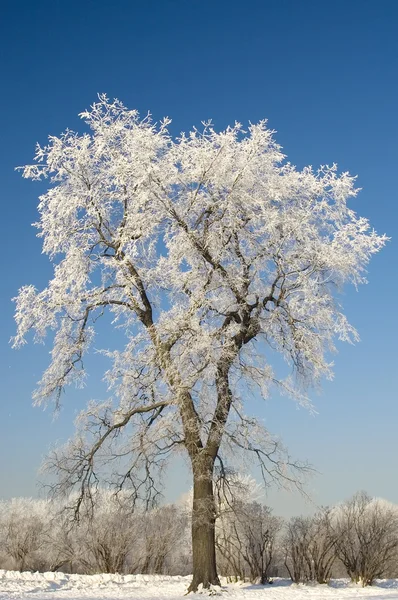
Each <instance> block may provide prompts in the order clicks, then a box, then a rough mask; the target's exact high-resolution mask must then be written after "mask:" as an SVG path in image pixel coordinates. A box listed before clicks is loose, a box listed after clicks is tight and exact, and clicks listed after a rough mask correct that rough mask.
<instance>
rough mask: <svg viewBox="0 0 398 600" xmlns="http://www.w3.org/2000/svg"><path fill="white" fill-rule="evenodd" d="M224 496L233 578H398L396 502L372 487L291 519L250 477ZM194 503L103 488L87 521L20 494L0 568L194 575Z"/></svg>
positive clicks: (7, 516)
mask: <svg viewBox="0 0 398 600" xmlns="http://www.w3.org/2000/svg"><path fill="white" fill-rule="evenodd" d="M215 489H216V497H217V524H216V547H217V555H218V556H217V560H218V568H219V571H220V574H221V575H224V576H226V577H228V578H229V579H230V580H236V581H238V580H247V581H252V582H260V583H266V582H269V581H272V578H273V577H276V576H282V577H290V578H291V579H292V581H294V582H296V583H299V582H304V583H305V582H310V581H317V582H318V583H328V581H329V580H330V579H331V578H332V577H347V576H348V577H350V578H351V580H352V581H353V582H356V583H360V584H362V585H363V586H366V585H371V584H372V583H373V581H374V580H375V579H377V578H383V577H397V576H398V507H397V506H395V505H393V504H390V503H388V502H386V501H384V500H379V499H375V498H371V497H370V496H368V495H367V494H366V493H364V492H360V493H357V494H355V495H354V496H353V497H352V498H351V499H349V500H347V501H345V502H343V503H341V504H339V505H337V506H335V507H333V508H325V509H322V510H320V511H318V512H317V513H316V514H314V515H313V516H309V517H303V516H298V517H293V518H291V519H290V520H288V521H284V520H283V519H282V518H280V517H277V516H275V515H273V513H272V510H271V509H270V508H269V507H267V506H265V505H264V504H262V503H261V502H259V501H258V496H259V493H258V491H259V490H258V487H257V486H256V484H255V483H254V482H253V481H252V480H250V479H245V478H239V477H235V478H233V479H232V480H230V481H229V482H227V483H226V482H225V480H223V482H222V483H220V482H218V483H216V486H215ZM189 501H190V498H187V499H186V501H183V502H180V503H179V504H172V505H164V506H161V507H157V508H152V509H149V510H147V509H144V508H142V507H138V506H136V507H135V508H134V510H132V509H131V503H130V502H129V498H127V497H126V496H123V495H122V494H119V495H115V494H113V493H111V492H109V491H107V490H101V491H99V492H98V493H97V495H96V502H95V504H94V505H90V506H86V507H84V510H82V511H81V514H80V518H79V521H76V520H75V519H74V518H72V517H73V516H72V515H71V514H70V512H69V511H68V509H67V507H68V501H65V502H63V503H61V502H59V501H58V502H54V501H47V500H34V499H31V498H14V499H12V500H8V501H2V502H1V503H0V568H1V569H16V570H20V571H24V570H32V571H56V570H61V571H64V572H69V573H87V574H94V573H100V572H103V573H125V574H127V573H145V574H149V573H154V574H166V575H177V574H179V575H187V574H189V573H191V572H192V554H191V543H190V528H191V520H190V512H189Z"/></svg>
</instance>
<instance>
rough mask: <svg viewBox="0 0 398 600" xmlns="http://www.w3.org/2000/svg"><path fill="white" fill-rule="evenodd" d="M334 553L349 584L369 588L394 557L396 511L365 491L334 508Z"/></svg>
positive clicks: (397, 541) (397, 530)
mask: <svg viewBox="0 0 398 600" xmlns="http://www.w3.org/2000/svg"><path fill="white" fill-rule="evenodd" d="M334 519H335V524H334V529H335V536H336V552H337V555H338V557H339V558H340V560H341V561H342V563H343V564H344V566H345V568H346V569H347V573H348V575H349V576H350V577H351V579H352V581H354V582H356V583H361V584H362V585H363V586H367V585H372V583H373V581H374V579H376V578H379V577H383V575H384V574H385V573H386V572H387V571H388V570H389V569H390V568H391V564H392V562H395V561H396V560H397V558H398V509H397V507H396V506H394V505H392V504H389V503H388V502H385V501H383V500H378V499H372V498H371V497H370V496H368V495H367V494H366V493H365V492H359V493H357V494H355V495H354V496H353V497H352V498H351V499H350V500H347V501H346V502H344V503H343V504H341V505H340V506H338V507H336V509H335V516H334Z"/></svg>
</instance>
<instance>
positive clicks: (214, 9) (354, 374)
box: [0, 0, 398, 514]
mask: <svg viewBox="0 0 398 600" xmlns="http://www.w3.org/2000/svg"><path fill="white" fill-rule="evenodd" d="M397 31H398V3H397V2H396V1H395V0H334V1H333V2H330V1H326V0H300V1H298V0H245V1H243V0H113V1H112V2H109V1H105V0H79V1H76V0H67V1H66V0H51V1H49V0H40V2H32V1H31V0H13V1H11V0H3V2H2V3H1V14H0V81H1V85H2V90H3V92H2V93H1V95H0V107H1V108H0V121H1V122H0V134H1V141H2V143H1V145H0V170H1V203H2V220H1V229H2V233H1V241H2V244H1V252H0V261H1V277H0V298H1V312H0V319H1V333H2V335H1V344H0V354H1V355H0V370H1V373H0V381H1V388H0V389H1V403H0V497H1V496H2V497H6V498H7V497H11V496H17V495H36V494H37V489H36V480H37V470H38V468H39V466H40V463H41V459H42V457H43V456H44V455H45V453H46V451H47V449H48V447H49V445H51V444H54V443H55V442H56V441H57V440H64V439H65V438H66V437H67V436H68V435H69V434H70V433H71V432H72V430H73V427H72V421H73V417H74V415H75V414H76V411H77V410H79V408H81V407H82V403H83V402H84V400H85V399H86V398H88V397H97V394H98V393H99V389H100V387H99V385H98V384H97V383H96V380H97V379H98V377H99V371H97V370H96V369H95V368H93V370H92V371H91V376H90V378H89V386H88V388H87V389H86V390H85V391H84V392H80V391H79V392H76V391H75V390H74V389H69V390H68V392H67V394H66V395H65V396H64V400H63V404H64V410H63V411H62V413H61V414H60V416H59V417H58V418H57V419H56V420H54V419H53V417H52V413H51V409H48V410H47V411H45V412H43V410H41V409H37V408H36V409H33V408H32V407H31V399H30V397H31V392H32V390H33V388H34V387H35V383H36V381H37V380H38V379H39V377H40V374H41V371H42V370H43V368H44V366H45V365H46V364H47V360H48V351H49V349H50V348H49V347H44V348H43V347H38V346H33V345H28V346H27V347H25V348H24V349H23V350H21V351H19V352H16V351H13V350H11V348H10V347H9V345H8V340H9V338H10V336H11V335H13V333H14V323H13V305H12V303H11V298H12V297H13V296H15V295H16V293H17V290H18V288H19V287H20V286H22V285H24V284H28V283H33V284H35V285H36V286H37V287H39V288H41V287H43V286H45V285H46V282H47V280H48V277H49V276H50V275H51V268H50V265H49V263H48V260H47V258H46V257H45V256H43V255H41V246H40V241H39V240H38V239H36V237H35V236H36V231H35V230H34V229H33V228H31V227H30V224H31V223H32V222H33V221H35V220H36V217H37V214H36V206H37V196H38V195H39V193H40V192H41V191H43V187H42V186H41V184H37V183H36V184H35V183H32V182H29V181H24V180H22V178H21V176H20V174H18V173H16V172H15V171H14V167H15V166H17V165H22V164H25V163H28V162H30V161H31V159H32V156H33V152H34V144H35V143H36V142H37V141H39V142H41V143H44V142H45V140H46V137H47V135H48V134H55V135H57V134H59V133H61V132H62V131H63V130H64V129H65V128H67V127H69V128H72V129H76V128H78V127H80V126H81V125H80V122H79V119H78V117H77V115H78V113H79V112H81V111H82V110H84V109H85V108H87V107H88V106H89V105H90V104H91V103H92V102H93V101H95V99H96V94H97V93H98V92H106V93H107V94H108V96H110V97H118V98H119V99H121V100H122V101H123V102H124V103H125V104H126V105H127V106H128V107H130V108H138V109H139V110H140V111H141V112H143V113H146V112H147V111H148V110H150V111H151V112H152V113H153V115H154V118H155V119H159V118H161V117H163V116H165V115H167V116H169V117H171V118H172V119H173V125H172V132H173V133H176V134H178V133H179V132H180V131H181V130H187V129H189V128H190V127H191V126H192V125H193V124H197V125H198V124H200V122H201V121H202V120H207V119H209V118H212V119H213V121H214V123H215V126H216V127H217V128H224V127H225V126H226V125H228V124H229V123H233V122H234V121H235V120H238V121H240V122H242V123H247V122H248V121H249V120H250V121H257V120H259V119H261V118H264V117H266V118H268V119H269V124H270V126H271V127H272V128H273V129H276V130H277V134H276V139H277V141H278V142H279V143H280V144H282V146H283V148H284V152H285V153H286V154H287V155H288V157H289V160H290V161H291V162H293V163H294V164H296V165H298V166H299V167H302V166H304V165H306V164H312V165H314V166H318V165H319V164H327V163H332V162H337V163H338V164H339V166H340V168H341V169H342V170H349V171H350V172H351V173H352V174H358V185H359V186H360V187H362V188H363V191H362V192H361V193H360V195H359V196H358V198H357V199H355V200H354V203H353V207H354V208H355V210H358V212H360V213H361V214H362V215H364V216H366V217H368V218H369V219H370V220H371V223H372V225H373V226H374V227H375V229H376V230H377V231H378V232H379V233H384V232H385V233H387V235H389V236H391V237H392V241H391V242H390V243H389V244H388V246H387V248H385V249H384V250H383V251H382V252H381V253H380V254H379V255H378V256H376V257H375V258H374V259H373V261H372V263H371V267H370V273H369V284H368V285H367V286H362V288H361V289H360V290H359V292H356V291H355V290H351V289H347V291H346V293H345V296H344V298H343V304H344V306H345V308H346V312H347V314H348V317H349V319H350V320H351V322H352V323H353V324H354V325H355V326H356V327H357V329H358V330H359V332H360V335H361V338H362V341H361V343H360V344H358V345H356V346H355V347H354V346H348V345H341V346H339V354H338V355H336V357H335V380H334V381H333V382H332V383H330V382H329V383H327V384H325V386H324V388H323V393H322V394H321V395H318V396H317V395H313V399H314V402H315V405H316V408H317V410H318V415H317V416H311V415H310V414H309V413H308V412H306V411H305V410H303V409H300V410H298V409H297V408H296V407H295V406H294V404H293V403H292V402H291V401H289V400H287V399H283V400H281V399H280V398H277V397H274V398H271V399H270V400H268V401H267V402H266V403H265V404H264V405H262V406H261V407H260V408H259V411H260V413H261V416H262V417H263V418H264V419H265V420H266V422H267V424H268V425H269V428H270V430H271V431H273V432H276V433H279V434H280V435H281V437H282V438H283V440H284V442H285V444H286V445H287V446H288V447H289V449H290V451H291V454H292V455H293V456H295V457H297V458H302V459H308V460H309V461H310V462H311V463H312V464H313V465H314V466H315V468H316V469H317V470H318V471H319V473H320V474H319V475H318V476H316V477H314V478H313V480H312V481H311V482H310V485H309V491H310V492H312V494H313V498H314V502H315V503H317V504H332V503H334V502H337V501H338V500H341V499H343V498H346V497H347V496H349V495H351V494H352V493H354V492H355V491H357V490H359V489H366V490H367V491H368V492H369V493H371V494H373V495H377V496H383V497H385V498H387V499H389V500H391V501H394V502H398V466H397V465H398V393H397V379H396V373H397V370H398V360H397V358H398V353H397V337H398V317H397V315H398V311H397V296H398V283H397V279H398V277H397V275H398V273H397V258H398V253H397V240H398V224H397V221H398V208H397V183H396V182H397V174H398V168H397V159H398V151H397V141H398V135H397V134H398V118H397V110H398V35H397ZM188 484H189V482H188V476H187V474H186V473H185V471H184V470H183V469H181V468H180V467H179V466H178V465H175V466H174V468H173V470H172V472H171V474H170V480H169V486H168V492H167V497H168V498H174V497H175V495H177V494H178V493H179V492H180V491H183V490H184V489H185V488H186V487H187V486H188ZM269 501H270V502H271V503H273V504H274V506H275V508H276V511H277V512H279V513H284V514H293V513H297V512H300V511H301V510H307V508H306V507H305V506H303V504H302V502H301V501H299V500H298V499H297V498H296V497H293V496H288V495H287V494H275V493H271V494H270V497H269Z"/></svg>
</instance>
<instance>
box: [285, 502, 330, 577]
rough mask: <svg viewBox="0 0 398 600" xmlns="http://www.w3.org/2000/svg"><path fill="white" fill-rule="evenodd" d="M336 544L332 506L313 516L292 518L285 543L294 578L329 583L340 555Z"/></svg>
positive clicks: (288, 567) (286, 556) (286, 532)
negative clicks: (337, 555)
mask: <svg viewBox="0 0 398 600" xmlns="http://www.w3.org/2000/svg"><path fill="white" fill-rule="evenodd" d="M335 544H336V540H335V534H334V531H333V529H332V525H331V511H330V510H329V509H323V510H321V511H319V512H318V513H316V514H315V515H314V516H311V517H293V518H292V519H290V521H289V522H288V523H287V525H286V531H285V536H284V544H283V545H284V551H285V566H286V568H287V570H288V572H289V575H290V578H291V579H292V581H294V582H295V583H299V582H303V581H317V582H318V583H327V582H328V581H329V579H330V577H331V574H332V567H333V563H334V561H335V558H336V554H335Z"/></svg>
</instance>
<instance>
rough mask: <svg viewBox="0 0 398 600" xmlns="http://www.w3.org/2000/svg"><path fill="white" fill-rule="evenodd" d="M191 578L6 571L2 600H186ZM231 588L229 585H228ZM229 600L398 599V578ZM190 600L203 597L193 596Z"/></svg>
mask: <svg viewBox="0 0 398 600" xmlns="http://www.w3.org/2000/svg"><path fill="white" fill-rule="evenodd" d="M189 581H190V578H189V577H166V576H156V575H65V574H63V573H19V572H16V571H2V570H0V600H11V599H16V598H32V599H33V598H34V599H36V600H50V599H51V600H61V599H65V600H81V599H90V600H111V599H113V598H119V599H126V600H127V599H128V600H144V599H148V600H161V599H163V598H165V599H166V598H167V599H168V600H182V598H183V597H184V594H185V592H186V590H187V587H188V584H189ZM224 583H225V582H224ZM217 595H218V596H219V597H221V598H225V600H229V599H231V600H241V599H242V600H346V599H347V600H348V599H356V600H362V599H368V600H387V599H391V600H398V579H391V580H382V581H379V582H377V585H375V586H372V587H368V588H365V589H363V588H361V587H359V586H353V585H351V584H349V583H348V582H347V581H346V580H342V579H339V580H334V581H333V582H332V584H331V585H330V586H326V585H294V584H291V583H290V582H289V581H287V580H284V579H277V580H276V581H275V582H274V583H273V585H266V586H257V585H251V584H226V583H225V584H224V585H223V587H222V589H221V592H219V593H218V594H217ZM189 598H192V599H195V598H201V599H202V600H203V595H199V594H190V596H189Z"/></svg>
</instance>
